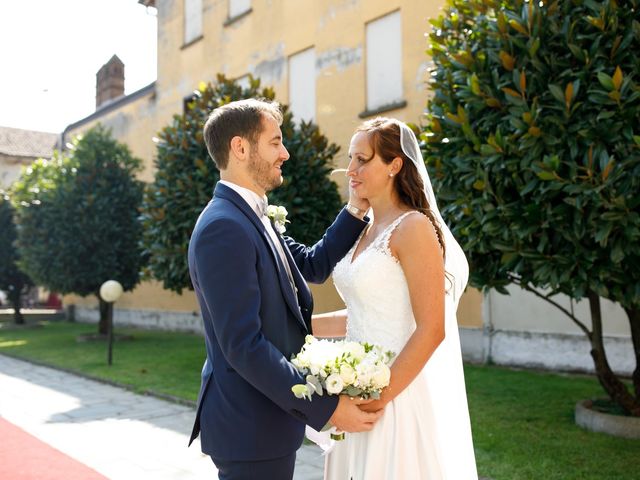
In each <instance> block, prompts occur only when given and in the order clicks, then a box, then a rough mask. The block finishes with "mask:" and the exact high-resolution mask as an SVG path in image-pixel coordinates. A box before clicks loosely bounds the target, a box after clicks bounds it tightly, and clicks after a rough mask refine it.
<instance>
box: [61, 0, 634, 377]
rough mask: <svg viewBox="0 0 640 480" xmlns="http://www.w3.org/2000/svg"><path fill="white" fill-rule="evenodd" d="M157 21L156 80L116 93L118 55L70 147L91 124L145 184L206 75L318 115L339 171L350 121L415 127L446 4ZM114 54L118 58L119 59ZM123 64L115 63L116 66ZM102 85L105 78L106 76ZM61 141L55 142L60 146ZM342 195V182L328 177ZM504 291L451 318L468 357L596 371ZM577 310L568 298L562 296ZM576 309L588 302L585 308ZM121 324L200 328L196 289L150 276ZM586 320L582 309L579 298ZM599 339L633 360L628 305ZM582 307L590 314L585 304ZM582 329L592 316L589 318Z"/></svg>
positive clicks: (169, 14) (196, 4)
mask: <svg viewBox="0 0 640 480" xmlns="http://www.w3.org/2000/svg"><path fill="white" fill-rule="evenodd" d="M139 3H141V4H143V5H146V6H147V7H148V8H155V9H156V11H157V18H158V69H157V71H158V78H157V80H156V82H154V83H153V84H151V85H149V86H147V87H145V88H143V89H141V90H139V91H137V92H134V93H133V94H131V95H128V96H122V93H120V94H119V93H118V92H120V90H119V85H120V84H119V80H118V79H117V78H116V79H113V78H110V75H115V76H117V75H119V73H118V67H119V65H118V63H117V61H115V60H114V59H113V58H112V59H111V60H110V62H109V63H110V64H109V63H108V64H106V65H105V67H103V69H101V72H102V73H99V74H98V79H97V82H98V85H97V99H96V104H97V110H96V112H95V113H94V114H92V115H90V116H89V117H87V118H85V119H82V120H79V121H78V122H76V123H74V124H72V125H69V126H68V127H67V129H65V131H64V132H63V134H62V137H63V140H64V141H67V140H68V139H69V138H71V137H72V136H74V135H77V134H79V133H81V132H82V131H84V130H86V129H88V128H90V127H92V126H93V125H95V124H96V123H98V122H100V123H102V124H104V125H105V126H107V127H109V128H111V129H112V131H113V133H114V136H115V137H116V138H118V140H119V141H122V142H125V143H127V144H128V145H129V147H130V148H131V150H132V152H133V153H134V154H135V155H136V156H138V157H140V158H142V159H144V161H145V170H144V172H143V174H142V178H143V179H144V180H146V181H152V180H153V174H154V172H153V158H154V154H155V144H154V143H153V141H152V139H153V137H154V135H155V134H156V132H158V131H159V130H160V129H161V128H162V127H163V126H165V125H167V124H168V123H169V122H170V120H171V117H172V116H173V115H174V114H179V113H181V112H182V108H183V104H184V100H185V98H188V97H189V96H190V95H191V94H192V92H193V90H195V89H196V88H197V86H198V84H199V83H200V82H202V81H205V82H207V81H213V80H214V79H215V77H216V74H218V73H224V74H225V75H226V76H227V77H229V78H234V79H237V80H238V81H240V82H244V81H248V76H249V74H251V75H253V76H254V77H258V78H260V79H261V82H262V85H263V86H271V87H273V88H274V90H275V93H276V98H277V99H278V100H279V101H280V102H283V103H287V104H289V105H290V107H291V109H292V111H293V113H294V116H295V117H297V118H300V119H305V120H313V121H315V122H316V123H317V124H318V125H319V126H320V129H321V130H322V132H323V133H324V134H325V135H326V136H327V137H328V138H329V139H330V140H331V141H333V142H335V143H337V144H338V145H340V146H341V150H340V152H339V154H338V156H337V158H336V159H335V162H336V166H337V167H345V166H346V165H347V163H348V162H347V157H346V152H347V150H348V144H349V140H350V138H351V135H352V133H353V131H354V129H355V128H356V126H357V125H358V124H359V123H361V122H362V121H363V120H364V119H367V118H371V117H373V116H376V115H387V116H392V117H395V118H398V119H400V120H403V121H407V122H413V123H420V120H421V114H422V113H423V110H424V107H425V105H426V101H427V97H428V95H429V93H428V88H427V84H426V79H427V74H428V72H427V70H428V66H429V58H428V57H427V55H426V53H425V51H426V49H427V47H428V45H427V37H426V32H428V31H429V29H430V25H429V22H428V20H429V19H430V18H434V17H436V16H438V15H439V13H440V9H441V8H442V6H443V5H444V0H437V1H433V2H426V1H424V0H296V1H291V0H155V1H154V0H140V2H139ZM116 58H117V57H116ZM123 68H124V66H123ZM107 81H110V82H111V83H109V85H108V86H107V85H106V84H104V82H107ZM63 144H64V142H63ZM336 181H337V182H338V184H339V187H340V189H341V192H342V194H343V196H345V195H346V188H347V187H346V182H345V180H344V179H336ZM313 290H314V295H315V297H316V306H317V309H318V311H328V310H332V309H337V308H342V306H343V305H342V302H341V301H340V299H339V297H338V296H337V294H336V292H335V289H334V288H333V285H332V283H331V281H329V282H327V283H326V284H325V285H321V286H314V287H313ZM510 291H511V295H510V296H503V295H500V294H498V293H495V292H490V293H488V294H486V295H482V294H481V293H480V292H478V291H476V290H474V289H468V290H467V292H466V293H465V295H464V296H463V298H462V301H461V306H460V309H459V312H458V318H459V321H460V326H461V338H462V343H463V349H464V351H465V356H466V357H467V358H468V359H470V360H474V361H493V362H495V363H500V364H512V365H526V366H534V367H542V368H558V369H565V370H587V371H588V370H592V362H591V359H590V356H589V346H588V343H587V342H586V340H585V339H584V338H583V335H582V333H581V332H580V331H579V330H578V329H577V327H574V326H573V325H572V324H571V322H570V321H569V320H568V319H565V318H563V317H562V314H561V313H560V312H559V311H558V310H556V309H554V308H553V307H550V306H548V305H547V304H545V303H544V302H543V301H541V300H539V299H537V298H536V297H534V296H532V295H531V294H528V293H526V292H523V291H521V290H519V289H518V288H512V289H510ZM559 301H560V302H561V303H564V304H566V305H567V308H569V307H571V308H573V307H574V305H573V303H572V302H570V301H569V300H568V299H566V298H563V299H560V300H559ZM66 302H67V303H69V302H71V303H75V304H77V306H78V308H77V312H78V315H79V316H81V317H82V316H83V317H84V318H88V319H90V318H93V319H95V318H97V310H96V307H95V305H94V304H93V303H92V301H91V300H84V299H80V298H75V297H67V298H66ZM583 303H584V302H583ZM118 307H119V309H118V312H117V315H116V319H117V320H118V321H122V322H125V321H126V322H127V323H133V324H139V325H144V326H161V327H165V328H178V329H185V330H199V329H200V328H201V326H200V319H199V314H198V307H197V302H196V300H195V297H194V295H193V294H192V293H190V292H186V293H184V294H183V295H176V294H174V293H172V292H168V291H165V290H163V289H162V288H161V287H160V285H158V284H157V283H154V282H146V283H144V284H142V285H140V286H139V287H138V288H137V289H136V290H135V291H134V292H132V293H128V294H125V295H124V297H123V298H122V300H120V301H119V302H118ZM575 308H576V309H577V310H576V311H579V312H580V315H581V317H582V318H583V319H585V321H587V320H588V311H585V306H584V305H583V304H578V305H575ZM604 309H605V312H606V314H607V317H606V322H605V334H606V336H607V339H606V342H607V344H608V346H609V351H610V352H611V355H612V358H611V363H612V366H613V367H614V368H615V369H617V370H620V371H624V372H630V371H631V370H632V369H633V367H632V365H631V363H632V355H631V344H630V340H629V329H628V326H627V324H626V323H625V317H624V313H623V311H622V310H621V309H619V308H617V307H616V306H615V305H611V304H608V303H606V302H605V306H604ZM587 310H588V309H587ZM587 323H588V321H587Z"/></svg>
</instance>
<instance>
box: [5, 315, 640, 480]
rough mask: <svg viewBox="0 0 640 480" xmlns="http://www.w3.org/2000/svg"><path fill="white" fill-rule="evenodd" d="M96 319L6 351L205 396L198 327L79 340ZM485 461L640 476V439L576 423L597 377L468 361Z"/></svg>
mask: <svg viewBox="0 0 640 480" xmlns="http://www.w3.org/2000/svg"><path fill="white" fill-rule="evenodd" d="M95 331H96V326H95V325H84V324H69V323H50V324H47V325H45V326H44V327H42V328H27V329H19V330H12V329H6V328H4V329H0V353H7V354H10V355H13V356H19V357H23V358H27V359H33V360H35V361H37V362H40V363H46V364H50V365H55V366H59V367H63V368H65V369H68V370H73V371H78V372H81V373H83V374H85V375H90V376H92V377H97V378H102V379H106V380H109V381H112V382H117V383H120V384H126V385H128V386H130V387H131V388H132V389H134V390H136V391H140V392H143V391H152V392H156V393H161V394H165V395H172V396H175V397H179V398H182V399H187V400H191V401H193V400H195V399H196V397H197V393H198V388H199V382H200V378H199V377H200V369H201V366H202V361H203V359H204V341H203V339H202V338H201V337H199V336H196V335H188V334H182V333H168V332H156V331H149V330H132V329H119V330H118V333H121V334H122V333H127V334H130V335H132V336H133V339H132V340H129V341H123V342H117V343H116V344H115V346H114V364H113V365H112V366H111V367H108V366H107V365H106V344H105V343H104V342H88V343H79V342H76V336H77V335H79V334H83V333H93V332H95ZM466 378H467V390H468V392H469V408H470V411H471V419H472V424H473V435H474V443H475V449H476V458H477V462H478V470H479V473H480V475H481V476H483V477H487V478H490V479H492V480H538V479H540V480H614V479H625V480H627V479H628V480H632V479H638V480H640V441H638V440H623V439H618V438H614V437H610V436H608V435H604V434H598V433H591V432H586V431H584V430H582V429H580V428H578V427H576V426H575V424H574V423H573V409H574V406H575V403H576V402H577V401H578V400H580V399H583V398H591V397H595V396H599V395H602V390H601V388H600V386H599V385H598V382H597V381H596V380H595V379H594V378H590V377H584V376H568V375H556V374H548V373H545V374H543V373H536V372H529V371H515V370H509V369H504V368H499V367H484V366H467V367H466Z"/></svg>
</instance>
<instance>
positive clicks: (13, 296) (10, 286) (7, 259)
mask: <svg viewBox="0 0 640 480" xmlns="http://www.w3.org/2000/svg"><path fill="white" fill-rule="evenodd" d="M15 241H16V227H15V224H14V221H13V207H12V206H11V202H10V200H9V195H8V194H7V193H6V192H4V191H2V190H0V290H4V291H5V292H7V296H8V298H9V302H10V303H11V306H12V307H13V312H14V314H13V316H14V321H15V323H17V324H23V323H24V316H23V315H22V313H21V311H20V309H21V308H22V295H23V294H24V293H26V291H27V290H28V289H29V287H31V286H33V283H32V282H31V279H30V278H29V277H28V276H27V275H26V274H25V273H23V272H22V271H21V270H20V269H19V268H18V265H17V263H18V260H19V257H18V252H17V250H16V247H15Z"/></svg>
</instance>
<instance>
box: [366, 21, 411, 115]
mask: <svg viewBox="0 0 640 480" xmlns="http://www.w3.org/2000/svg"><path fill="white" fill-rule="evenodd" d="M401 37H402V29H401V25H400V12H399V11H398V12H394V13H390V14H389V15H386V16H384V17H382V18H380V19H378V20H374V21H373V22H370V23H368V24H367V38H366V42H367V60H366V61H367V110H368V111H370V112H371V111H375V110H380V109H384V108H385V107H400V106H401V104H404V101H403V99H402V38H401Z"/></svg>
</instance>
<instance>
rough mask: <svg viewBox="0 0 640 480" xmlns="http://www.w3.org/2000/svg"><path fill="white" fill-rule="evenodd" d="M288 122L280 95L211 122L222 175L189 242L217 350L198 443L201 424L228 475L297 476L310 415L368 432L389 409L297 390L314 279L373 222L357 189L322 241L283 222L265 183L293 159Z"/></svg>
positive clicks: (271, 184) (208, 128) (222, 112)
mask: <svg viewBox="0 0 640 480" xmlns="http://www.w3.org/2000/svg"><path fill="white" fill-rule="evenodd" d="M281 123H282V113H281V111H280V108H279V106H278V104H276V103H271V102H266V101H261V100H255V99H249V100H241V101H237V102H232V103H229V104H227V105H224V106H222V107H219V108H216V109H215V110H214V111H213V112H212V113H211V115H210V117H209V119H208V120H207V122H206V124H205V127H204V137H205V142H206V144H207V148H208V150H209V154H210V155H211V157H212V158H213V160H214V162H215V163H216V166H217V167H218V169H219V170H220V182H218V184H217V185H216V188H215V190H214V194H213V199H212V200H211V201H210V202H209V204H208V205H207V206H206V208H205V209H204V210H203V212H202V213H201V214H200V217H199V218H198V222H197V223H196V226H195V229H194V231H193V234H192V236H191V240H190V242H189V272H190V275H191V281H192V283H193V287H194V289H195V292H196V295H197V298H198V303H199V304H200V309H201V312H202V317H203V321H204V329H205V340H206V349H207V359H206V361H205V364H204V367H203V370H202V385H201V387H200V394H199V398H198V409H197V415H196V420H195V425H194V427H193V433H192V435H191V440H190V442H189V444H191V442H192V441H193V439H194V438H196V437H197V436H198V433H200V435H201V445H202V451H203V452H204V453H206V454H208V455H210V456H211V458H212V459H213V462H214V463H215V465H216V467H217V468H218V472H219V478H220V479H225V480H231V479H233V480H240V479H254V478H261V479H274V480H280V479H291V478H292V477H293V468H294V464H295V454H296V450H297V449H298V448H299V447H300V445H301V444H302V439H303V436H304V428H305V424H308V425H310V426H311V427H313V428H315V429H316V430H320V429H321V428H322V427H323V426H324V425H325V424H327V423H331V424H332V425H334V426H335V427H337V428H338V429H340V430H344V431H348V432H356V431H365V430H370V429H371V428H372V427H373V424H374V423H375V421H376V420H377V419H378V418H379V416H380V415H381V412H376V413H366V412H363V411H362V410H360V408H358V404H359V403H361V402H360V401H358V400H350V399H349V398H348V397H345V396H339V397H337V396H328V395H324V396H318V395H314V397H313V401H312V402H309V401H307V400H304V399H297V398H296V397H295V396H294V395H293V393H292V392H291V387H292V386H293V385H295V384H299V383H305V380H304V379H303V378H302V377H301V376H300V374H299V373H298V372H297V371H296V369H295V368H294V367H293V366H292V365H291V363H289V361H288V359H289V358H291V355H292V354H294V353H297V352H298V351H299V350H300V348H301V347H302V345H303V343H304V337H305V336H306V335H308V334H310V333H311V313H312V309H313V299H312V297H311V292H310V290H309V288H308V287H307V285H306V283H305V280H307V281H311V282H323V281H324V280H325V279H327V277H328V276H329V275H330V273H331V271H332V269H333V267H334V266H335V264H336V263H337V262H338V260H340V259H341V258H342V257H343V256H344V255H345V254H346V252H347V251H348V250H349V248H350V247H351V246H352V245H353V243H354V242H355V240H356V238H357V237H358V235H359V234H360V232H361V231H362V229H363V228H364V227H365V225H366V223H365V221H364V220H363V216H364V210H362V209H360V207H365V205H362V204H358V203H356V202H358V201H359V200H357V199H352V203H351V204H349V205H348V207H347V208H348V211H347V209H345V210H343V211H342V212H341V213H340V214H339V215H338V217H337V218H336V220H335V222H334V223H333V225H331V226H330V227H329V228H328V229H327V232H326V234H325V235H324V236H323V238H322V239H321V240H320V241H319V242H318V243H316V244H315V245H314V246H313V247H311V248H307V247H305V246H304V245H301V244H299V243H296V242H295V241H293V240H292V239H291V238H288V237H287V238H283V237H281V236H280V234H279V233H277V231H276V229H275V228H274V226H273V224H272V223H270V220H269V219H268V217H267V216H266V214H265V212H266V196H265V194H266V192H268V191H270V190H272V189H274V188H276V187H278V186H280V185H281V184H282V170H281V169H282V165H283V164H284V162H286V161H287V160H288V159H289V153H288V152H287V150H286V148H285V147H284V145H283V144H282V132H281V131H280V124H281Z"/></svg>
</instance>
